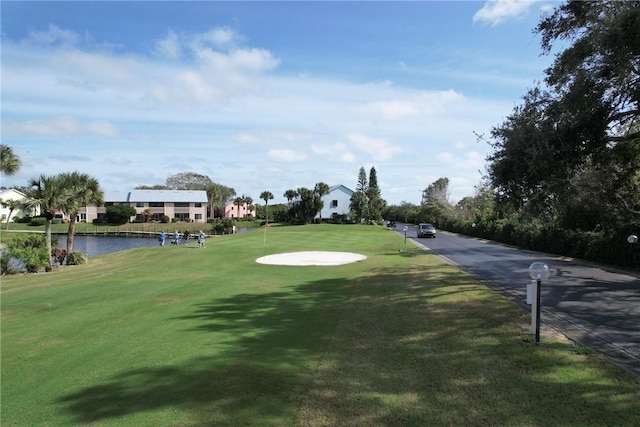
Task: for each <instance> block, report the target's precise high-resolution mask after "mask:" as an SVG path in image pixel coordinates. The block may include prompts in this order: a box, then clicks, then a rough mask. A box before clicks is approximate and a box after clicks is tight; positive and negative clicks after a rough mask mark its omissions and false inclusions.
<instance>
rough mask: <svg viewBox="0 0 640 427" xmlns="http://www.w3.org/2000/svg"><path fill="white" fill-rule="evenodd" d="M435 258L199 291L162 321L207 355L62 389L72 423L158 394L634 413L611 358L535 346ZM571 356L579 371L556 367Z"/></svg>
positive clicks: (125, 411)
mask: <svg viewBox="0 0 640 427" xmlns="http://www.w3.org/2000/svg"><path fill="white" fill-rule="evenodd" d="M433 270H434V269H427V268H423V269H420V268H417V269H416V268H414V269H413V270H411V271H407V272H402V271H400V272H399V271H396V270H395V269H394V270H379V271H374V272H369V273H367V277H363V278H360V279H357V280H352V281H349V280H346V279H334V280H309V281H308V282H306V283H302V284H298V285H292V286H291V287H290V288H288V289H287V290H286V291H282V292H273V293H268V294H260V295H249V294H239V295H235V296H232V297H229V298H225V299H219V300H213V301H210V302H209V303H207V304H203V305H200V306H198V307H197V308H196V310H195V311H194V312H193V313H192V314H190V315H188V316H185V317H182V318H178V319H174V321H176V322H185V324H189V325H192V324H193V323H194V322H195V323H196V326H195V327H190V328H189V329H188V330H187V331H185V333H201V334H214V333H215V334H218V333H221V332H224V334H225V336H230V337H233V338H232V339H230V340H229V341H228V342H224V343H222V344H220V345H224V346H226V348H224V349H219V351H218V352H217V353H216V356H215V357H209V358H208V357H197V358H194V359H193V360H190V361H189V363H188V364H185V365H181V366H164V367H149V368H147V369H141V370H131V371H129V372H125V373H123V374H122V375H119V376H116V377H114V378H113V379H112V380H111V381H110V382H108V383H105V384H98V385H95V386H92V387H87V388H84V389H81V390H76V391H74V392H73V393H71V394H69V395H67V396H64V397H62V398H61V399H60V402H61V403H63V404H64V405H65V406H66V409H67V410H68V411H70V412H71V413H73V414H74V417H75V418H76V421H77V422H78V423H91V422H99V421H108V420H112V421H114V420H113V419H114V418H118V417H123V416H128V415H134V414H139V413H143V412H147V411H151V410H160V409H169V408H170V409H171V410H177V411H183V413H184V414H188V418H187V419H186V420H185V418H180V417H179V418H178V419H177V420H174V421H172V422H175V424H176V425H185V424H193V425H260V426H263V425H403V426H406V425H415V426H423V425H516V424H517V425H581V426H586V425H602V423H603V422H605V421H606V422H607V423H608V424H616V425H634V424H638V423H639V422H640V415H639V412H640V408H639V407H638V397H639V396H638V388H637V384H636V385H635V387H634V386H625V385H617V386H612V385H610V384H612V383H613V382H608V381H603V380H602V378H611V377H614V376H615V375H618V374H619V372H618V371H617V370H616V369H617V368H615V367H611V368H610V369H609V368H608V367H605V368H603V369H602V370H600V369H594V368H592V367H590V366H591V365H589V363H588V359H587V357H586V356H584V357H582V358H581V359H577V360H576V359H567V358H564V356H563V354H565V353H563V352H566V345H564V344H547V345H544V346H541V347H535V346H533V345H532V344H531V343H530V342H526V340H523V339H522V338H521V337H520V336H519V331H518V325H519V322H520V321H522V320H524V316H525V314H524V312H523V311H522V310H521V309H519V308H517V307H515V306H513V305H512V304H511V303H509V302H507V301H506V300H503V299H500V298H498V297H497V295H496V294H493V293H492V292H491V291H488V290H487V289H486V288H484V287H482V286H480V285H478V284H476V283H474V282H472V281H470V280H469V279H467V278H466V277H465V276H462V275H460V274H459V273H457V272H454V271H453V270H448V271H447V270H442V271H438V272H437V274H436V272H434V271H433ZM430 277H434V278H435V277H437V279H438V280H435V281H434V280H428V279H429V278H430ZM442 283H444V284H445V285H442ZM514 319H515V321H514ZM581 364H584V366H583V368H584V369H585V370H588V372H590V375H585V376H584V377H572V376H571V374H569V376H568V377H563V372H564V371H565V370H566V371H567V372H569V373H575V372H576V365H581ZM577 371H578V372H579V371H580V367H578V370H577ZM593 377H598V378H596V379H595V380H594V379H593ZM599 377H602V378H599ZM624 384H628V383H624ZM541 408H544V410H541ZM186 416H187V415H185V417H186Z"/></svg>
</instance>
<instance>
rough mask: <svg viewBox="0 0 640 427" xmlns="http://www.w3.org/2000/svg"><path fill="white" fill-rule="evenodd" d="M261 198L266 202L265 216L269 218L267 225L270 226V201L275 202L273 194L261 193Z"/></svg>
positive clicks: (268, 192)
mask: <svg viewBox="0 0 640 427" xmlns="http://www.w3.org/2000/svg"><path fill="white" fill-rule="evenodd" d="M260 198H261V199H262V200H264V210H265V216H266V217H267V218H266V219H267V224H269V200H273V194H272V193H271V192H270V191H263V192H262V193H260Z"/></svg>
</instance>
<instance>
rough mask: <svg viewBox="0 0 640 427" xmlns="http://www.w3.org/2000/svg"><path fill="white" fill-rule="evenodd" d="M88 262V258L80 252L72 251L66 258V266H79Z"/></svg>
mask: <svg viewBox="0 0 640 427" xmlns="http://www.w3.org/2000/svg"><path fill="white" fill-rule="evenodd" d="M88 262H89V258H87V256H86V255H85V254H84V253H82V252H80V251H73V252H71V253H70V254H69V255H68V256H67V265H81V264H86V263H88Z"/></svg>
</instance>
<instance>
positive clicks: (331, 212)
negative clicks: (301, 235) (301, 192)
mask: <svg viewBox="0 0 640 427" xmlns="http://www.w3.org/2000/svg"><path fill="white" fill-rule="evenodd" d="M353 193H354V191H353V190H351V189H349V188H347V187H345V186H344V185H334V186H332V187H329V193H327V194H325V195H324V196H322V197H321V198H320V200H322V209H321V210H320V212H318V214H317V215H316V216H315V218H316V219H318V218H322V219H331V218H335V217H339V216H343V215H349V212H350V211H351V196H353ZM298 203H300V196H298V197H296V198H295V199H294V200H293V204H294V205H295V204H298Z"/></svg>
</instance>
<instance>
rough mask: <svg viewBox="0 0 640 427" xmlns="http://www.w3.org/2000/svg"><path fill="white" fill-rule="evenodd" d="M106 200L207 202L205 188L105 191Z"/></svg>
mask: <svg viewBox="0 0 640 427" xmlns="http://www.w3.org/2000/svg"><path fill="white" fill-rule="evenodd" d="M104 201H105V202H129V203H132V202H169V203H171V202H173V203H176V202H178V203H179V202H184V203H207V201H208V200H207V192H206V191H204V190H132V191H105V192H104Z"/></svg>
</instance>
